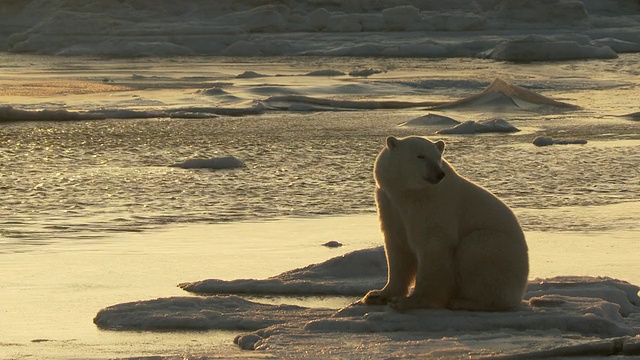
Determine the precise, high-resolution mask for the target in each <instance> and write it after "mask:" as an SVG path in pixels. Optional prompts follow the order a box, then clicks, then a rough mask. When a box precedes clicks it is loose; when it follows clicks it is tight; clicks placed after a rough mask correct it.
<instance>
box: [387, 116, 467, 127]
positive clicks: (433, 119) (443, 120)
mask: <svg viewBox="0 0 640 360" xmlns="http://www.w3.org/2000/svg"><path fill="white" fill-rule="evenodd" d="M457 124H460V121H458V120H455V119H452V118H450V117H448V116H444V115H438V114H427V115H424V116H420V117H417V118H415V119H411V120H409V121H405V122H403V123H400V124H398V126H407V127H411V126H431V125H457Z"/></svg>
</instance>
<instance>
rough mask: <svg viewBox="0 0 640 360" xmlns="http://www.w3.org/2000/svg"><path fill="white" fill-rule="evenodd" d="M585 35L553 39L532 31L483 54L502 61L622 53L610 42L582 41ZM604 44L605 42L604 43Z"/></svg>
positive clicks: (605, 55)
mask: <svg viewBox="0 0 640 360" xmlns="http://www.w3.org/2000/svg"><path fill="white" fill-rule="evenodd" d="M581 39H582V38H580V37H578V36H576V38H575V39H552V38H547V37H543V36H539V35H531V36H527V37H525V38H522V39H515V40H505V41H502V42H501V43H499V44H498V45H496V47H495V48H493V49H492V50H489V51H486V52H484V53H481V54H480V55H479V56H480V57H485V58H490V59H493V60H500V61H512V62H521V61H564V60H576V59H615V58H617V57H618V54H616V52H615V51H613V49H611V47H609V46H608V45H601V46H599V44H598V43H593V44H591V43H589V42H588V41H589V39H588V38H586V39H585V40H586V42H585V43H581V41H580V40H581ZM600 44H602V43H600Z"/></svg>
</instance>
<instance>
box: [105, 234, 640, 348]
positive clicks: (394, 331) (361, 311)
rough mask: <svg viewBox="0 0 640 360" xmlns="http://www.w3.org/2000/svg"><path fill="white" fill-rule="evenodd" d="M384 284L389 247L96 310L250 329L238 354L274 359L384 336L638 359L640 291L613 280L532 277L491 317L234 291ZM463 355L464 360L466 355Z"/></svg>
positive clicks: (169, 325)
mask: <svg viewBox="0 0 640 360" xmlns="http://www.w3.org/2000/svg"><path fill="white" fill-rule="evenodd" d="M385 280H386V263H385V259H384V250H383V249H382V248H381V247H379V248H372V249H364V250H358V251H354V252H351V253H348V254H345V255H343V256H339V257H336V258H333V259H330V260H327V261H325V262H323V263H319V264H313V265H309V266H307V267H305V268H300V269H296V270H292V271H288V272H285V273H282V274H280V275H278V276H275V277H272V278H268V279H265V280H251V279H247V280H232V281H223V280H205V281H200V282H194V283H185V284H181V285H180V286H181V287H182V288H183V289H186V290H189V291H194V292H198V293H200V294H217V295H214V296H207V297H184V296H182V297H171V298H160V299H155V300H147V301H136V302H130V303H124V304H119V305H114V306H110V307H107V308H104V309H102V310H100V311H99V312H98V314H97V315H96V317H95V319H94V322H95V324H96V325H97V326H98V327H100V328H103V329H111V330H186V329H188V330H205V329H207V330H212V329H218V330H234V331H249V333H240V334H239V335H238V336H237V337H236V338H235V340H234V342H235V343H236V344H238V345H239V347H240V348H242V349H245V350H260V351H268V352H269V353H273V354H275V355H276V356H277V355H278V354H288V355H291V353H287V352H286V351H287V346H289V347H290V348H291V350H292V351H293V350H295V349H301V348H302V349H305V350H307V351H308V350H310V349H315V350H319V349H318V348H317V346H322V347H323V349H324V348H325V347H327V349H328V348H331V347H332V346H342V347H343V346H344V342H345V341H347V342H352V343H354V342H357V341H359V339H361V337H362V336H367V337H368V339H369V340H371V341H375V340H377V339H381V338H386V340H382V341H380V344H378V345H377V347H376V350H375V351H378V352H381V353H382V352H386V351H390V352H391V353H393V352H394V351H398V349H396V347H398V346H401V345H402V344H404V343H406V342H407V341H408V342H410V343H411V353H415V354H419V353H423V352H424V350H425V349H429V348H430V347H431V346H434V344H437V345H438V346H440V347H441V348H442V349H443V351H444V350H445V349H446V350H447V351H460V349H459V348H457V347H452V346H451V345H450V344H448V341H452V340H454V341H458V342H465V343H470V342H475V341H486V340H489V339H488V337H489V338H490V341H489V343H490V345H487V344H486V343H485V346H486V347H485V348H484V349H485V350H484V351H487V348H488V349H493V351H497V353H496V352H494V353H493V354H494V355H496V354H499V355H514V354H519V355H520V356H524V355H522V354H525V355H527V356H528V357H536V356H543V355H544V356H550V355H553V356H566V355H576V354H582V355H585V354H588V355H595V354H604V355H607V354H620V353H626V354H635V355H637V354H639V351H640V347H639V346H638V336H639V335H640V297H639V296H638V291H639V290H640V288H639V287H638V286H635V285H632V284H630V283H627V282H625V281H620V280H616V279H612V278H608V277H588V276H559V277H554V278H546V279H541V278H538V279H534V280H532V281H530V282H529V286H528V288H527V292H526V294H525V297H524V301H523V303H522V306H521V308H520V309H518V310H516V311H513V312H493V313H492V312H486V313H483V312H468V311H451V310H437V309H436V310H428V309H423V310H413V311H409V312H404V313H402V312H397V311H395V310H392V309H391V308H389V307H386V306H364V305H362V304H361V303H360V302H359V301H356V302H353V303H352V304H350V305H347V306H345V307H343V308H342V309H337V310H336V309H328V308H314V307H303V306H295V305H286V304H265V303H260V302H256V301H250V300H247V299H244V298H242V297H240V296H238V295H233V294H251V295H252V296H256V295H263V296H264V295H269V296H273V295H283V294H286V295H296V296H311V295H322V296H327V295H336V294H342V295H350V296H353V297H354V298H356V297H359V296H362V295H364V294H365V293H366V291H368V290H370V289H372V288H379V287H381V286H382V285H383V284H384V283H385ZM222 294H232V295H222ZM372 337H373V339H372ZM320 339H322V341H320ZM412 339H416V341H412ZM418 339H419V340H418ZM533 339H535V340H533ZM427 340H430V342H429V341H427ZM319 341H320V343H321V344H322V345H318V342H319ZM423 341H427V342H426V343H423ZM492 341H493V342H494V343H493V344H491V342H492ZM496 342H497V343H496ZM294 344H295V346H294ZM314 347H316V348H314ZM496 349H497V350H496ZM283 351H284V352H283ZM349 351H353V350H349ZM369 351H372V350H369ZM404 351H406V349H405V350H404ZM466 351H467V355H468V354H469V349H466ZM281 352H283V353H281ZM349 354H353V352H349ZM404 354H405V355H406V354H407V353H406V352H404ZM449 355H453V353H450V354H449Z"/></svg>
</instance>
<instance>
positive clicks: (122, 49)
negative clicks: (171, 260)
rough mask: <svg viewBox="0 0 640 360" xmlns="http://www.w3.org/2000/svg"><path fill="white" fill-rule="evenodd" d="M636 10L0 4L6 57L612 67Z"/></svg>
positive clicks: (632, 40) (632, 36)
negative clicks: (595, 63) (479, 61)
mask: <svg viewBox="0 0 640 360" xmlns="http://www.w3.org/2000/svg"><path fill="white" fill-rule="evenodd" d="M638 10H640V5H639V4H638V3H637V2H635V1H632V0H626V1H619V2H617V3H616V4H612V3H611V2H608V1H603V0H585V1H569V0H554V1H547V2H534V1H512V0H478V1H475V0H458V1H452V2H447V3H446V4H441V3H439V2H431V1H416V0H408V1H388V2H374V1H362V2H356V3H351V2H340V1H321V2H318V1H295V2H294V1H288V0H281V1H277V2H264V1H257V0H243V1H231V0H226V1H216V2H210V1H205V0H197V1H190V2H188V3H182V2H178V1H174V0H163V1H159V2H157V3H154V5H153V6H148V5H145V4H143V3H141V2H140V1H134V0H128V1H116V0H108V1H99V2H98V1H78V0H56V1H49V0H22V1H17V2H10V3H8V4H0V24H2V26H0V51H8V52H14V53H35V54H57V55H101V56H117V57H136V56H185V55H223V56H286V55H323V56H382V57H392V56H397V57H488V58H491V59H496V60H509V61H537V60H567V59H588V58H598V59H602V58H615V57H616V56H617V54H618V53H622V52H638V51H640V35H639V32H638V28H639V27H640V17H639V16H638V15H634V14H637V13H638ZM532 34H534V35H535V36H530V35H532ZM523 43H524V44H523ZM523 46H524V48H523ZM532 50H533V51H532Z"/></svg>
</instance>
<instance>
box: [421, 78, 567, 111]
mask: <svg viewBox="0 0 640 360" xmlns="http://www.w3.org/2000/svg"><path fill="white" fill-rule="evenodd" d="M549 107H553V108H565V109H575V108H577V106H575V105H572V104H568V103H564V102H561V101H556V100H553V99H550V98H548V97H546V96H542V95H540V94H537V93H535V92H533V91H531V90H528V89H525V88H523V87H520V86H517V85H513V84H510V83H508V82H506V81H504V80H502V79H500V78H496V79H495V80H494V81H493V82H492V83H491V85H489V86H488V87H487V88H486V89H484V90H483V91H482V92H481V93H480V94H477V95H472V96H469V97H467V98H464V99H460V100H456V101H452V102H449V103H445V104H440V105H436V106H433V107H432V109H450V108H451V109H467V108H470V109H484V108H493V109H497V110H509V109H513V110H534V111H535V110H538V109H540V108H549Z"/></svg>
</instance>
